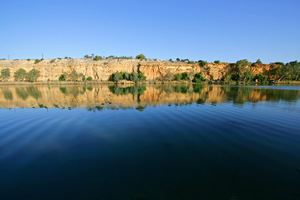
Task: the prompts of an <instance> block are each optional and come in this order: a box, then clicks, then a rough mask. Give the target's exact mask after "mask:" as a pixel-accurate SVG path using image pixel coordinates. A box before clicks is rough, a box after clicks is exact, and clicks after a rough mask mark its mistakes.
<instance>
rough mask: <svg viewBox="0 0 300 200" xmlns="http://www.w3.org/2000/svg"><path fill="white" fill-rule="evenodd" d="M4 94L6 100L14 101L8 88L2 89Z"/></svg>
mask: <svg viewBox="0 0 300 200" xmlns="http://www.w3.org/2000/svg"><path fill="white" fill-rule="evenodd" d="M2 92H3V95H4V98H5V99H6V100H12V99H13V95H12V93H11V91H10V89H9V88H7V87H5V88H2Z"/></svg>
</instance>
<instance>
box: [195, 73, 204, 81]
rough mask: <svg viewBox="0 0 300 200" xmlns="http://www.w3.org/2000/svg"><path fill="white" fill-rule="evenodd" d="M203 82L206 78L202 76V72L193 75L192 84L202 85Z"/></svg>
mask: <svg viewBox="0 0 300 200" xmlns="http://www.w3.org/2000/svg"><path fill="white" fill-rule="evenodd" d="M203 81H206V78H205V77H204V76H203V74H202V72H200V73H197V74H195V77H194V79H193V82H195V83H202V82H203Z"/></svg>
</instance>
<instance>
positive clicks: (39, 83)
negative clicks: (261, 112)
mask: <svg viewBox="0 0 300 200" xmlns="http://www.w3.org/2000/svg"><path fill="white" fill-rule="evenodd" d="M141 84H145V85H187V84H192V85H194V84H200V85H300V81H280V82H275V83H266V84H260V83H256V82H253V83H247V84H245V83H240V84H237V82H235V81H231V82H230V83H227V84H225V83H224V81H220V82H218V83H207V82H203V83H194V82H190V81H145V82H137V83H134V82H131V81H126V82H120V83H115V82H112V81H85V82H74V81H55V82H54V81H52V82H0V86H10V85H11V86H18V85H20V86H23V85H26V86H28V85H52V86H55V85H57V86H60V85H120V86H127V85H128V86H132V85H141Z"/></svg>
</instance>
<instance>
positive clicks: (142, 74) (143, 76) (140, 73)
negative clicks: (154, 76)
mask: <svg viewBox="0 0 300 200" xmlns="http://www.w3.org/2000/svg"><path fill="white" fill-rule="evenodd" d="M138 77H139V81H146V78H147V77H146V76H145V75H144V73H143V72H139V73H138Z"/></svg>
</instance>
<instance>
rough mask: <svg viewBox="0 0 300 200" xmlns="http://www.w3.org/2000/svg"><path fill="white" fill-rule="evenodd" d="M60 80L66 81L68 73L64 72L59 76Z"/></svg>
mask: <svg viewBox="0 0 300 200" xmlns="http://www.w3.org/2000/svg"><path fill="white" fill-rule="evenodd" d="M58 80H59V81H66V80H67V75H66V74H65V73H64V74H62V75H60V76H59V78H58Z"/></svg>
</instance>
